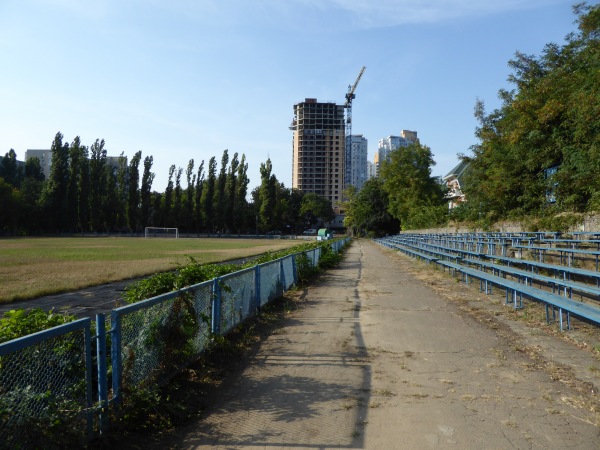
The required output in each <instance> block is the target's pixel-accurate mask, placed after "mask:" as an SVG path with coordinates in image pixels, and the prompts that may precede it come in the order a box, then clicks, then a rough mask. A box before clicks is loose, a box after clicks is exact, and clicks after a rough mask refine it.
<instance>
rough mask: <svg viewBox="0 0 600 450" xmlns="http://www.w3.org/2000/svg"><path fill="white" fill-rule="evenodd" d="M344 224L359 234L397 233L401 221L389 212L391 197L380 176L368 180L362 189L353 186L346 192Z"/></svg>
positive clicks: (383, 234) (372, 235) (375, 235)
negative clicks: (358, 189)
mask: <svg viewBox="0 0 600 450" xmlns="http://www.w3.org/2000/svg"><path fill="white" fill-rule="evenodd" d="M345 197H346V198H348V201H347V202H346V203H345V204H344V211H345V212H346V218H345V219H344V225H345V226H346V227H348V228H350V229H352V231H353V234H354V235H357V236H369V237H381V236H385V235H388V234H396V233H398V231H399V230H400V222H399V221H398V219H396V218H394V217H392V215H391V214H390V213H389V211H388V208H389V198H388V193H387V191H386V190H385V189H384V188H383V181H382V180H381V179H379V178H371V179H370V180H368V181H367V182H366V183H365V184H364V185H363V187H362V188H361V190H360V191H357V190H356V188H355V187H354V186H351V187H350V188H349V189H348V190H347V191H346V193H345Z"/></svg>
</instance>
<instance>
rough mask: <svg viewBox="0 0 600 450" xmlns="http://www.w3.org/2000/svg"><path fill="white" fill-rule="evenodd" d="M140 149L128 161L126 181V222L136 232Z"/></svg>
mask: <svg viewBox="0 0 600 450" xmlns="http://www.w3.org/2000/svg"><path fill="white" fill-rule="evenodd" d="M141 161H142V151H141V150H140V151H138V152H137V153H136V154H135V155H133V158H131V162H130V163H129V171H128V182H127V224H128V226H129V230H130V231H132V232H134V233H137V232H138V231H140V230H139V217H140V187H139V184H140V162H141Z"/></svg>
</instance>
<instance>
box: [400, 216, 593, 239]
mask: <svg viewBox="0 0 600 450" xmlns="http://www.w3.org/2000/svg"><path fill="white" fill-rule="evenodd" d="M492 230H493V231H501V232H503V233H518V232H520V231H527V229H526V228H525V227H524V226H523V225H522V224H521V222H497V223H495V224H494V226H493V227H492ZM482 231H485V230H483V229H481V228H476V227H474V226H469V225H468V224H456V225H455V224H451V225H448V226H446V227H441V228H428V229H425V230H411V231H408V233H422V234H427V233H443V234H458V233H472V232H482ZM569 231H594V232H600V214H586V215H584V216H582V221H581V223H580V224H579V225H577V226H575V227H572V228H571V229H570V230H569Z"/></svg>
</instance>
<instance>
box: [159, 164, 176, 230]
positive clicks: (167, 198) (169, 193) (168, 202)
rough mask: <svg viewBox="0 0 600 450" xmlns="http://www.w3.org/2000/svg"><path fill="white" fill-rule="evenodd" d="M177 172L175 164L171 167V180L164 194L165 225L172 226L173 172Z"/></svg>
mask: <svg viewBox="0 0 600 450" xmlns="http://www.w3.org/2000/svg"><path fill="white" fill-rule="evenodd" d="M174 173H175V165H174V164H173V165H171V167H169V180H168V181H167V188H166V189H165V195H164V196H163V208H162V211H163V214H162V215H163V226H165V227H172V226H173V219H172V217H171V216H172V211H173V174H174Z"/></svg>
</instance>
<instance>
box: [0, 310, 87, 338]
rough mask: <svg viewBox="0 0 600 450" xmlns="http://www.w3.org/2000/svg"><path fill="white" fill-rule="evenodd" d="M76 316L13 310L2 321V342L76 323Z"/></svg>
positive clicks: (0, 322)
mask: <svg viewBox="0 0 600 450" xmlns="http://www.w3.org/2000/svg"><path fill="white" fill-rule="evenodd" d="M75 319H76V318H75V316H72V315H69V314H60V313H55V312H54V310H50V312H46V311H44V310H42V309H40V308H31V309H12V310H10V311H7V312H5V313H4V316H3V317H2V318H1V319H0V342H6V341H10V340H12V339H17V338H19V337H22V336H26V335H28V334H33V333H37V332H38V331H42V330H46V329H48V328H52V327H56V326H58V325H62V324H65V323H69V322H72V321H74V320H75Z"/></svg>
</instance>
